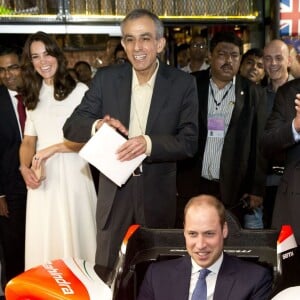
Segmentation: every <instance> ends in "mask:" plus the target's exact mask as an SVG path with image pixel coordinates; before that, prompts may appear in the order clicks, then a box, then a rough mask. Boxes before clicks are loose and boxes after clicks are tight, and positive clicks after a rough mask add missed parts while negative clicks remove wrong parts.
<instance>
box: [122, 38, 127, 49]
mask: <svg viewBox="0 0 300 300" xmlns="http://www.w3.org/2000/svg"><path fill="white" fill-rule="evenodd" d="M121 45H122V46H123V48H124V50H125V52H126V47H125V43H124V41H123V39H121Z"/></svg>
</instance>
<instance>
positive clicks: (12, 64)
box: [0, 47, 27, 281]
mask: <svg viewBox="0 0 300 300" xmlns="http://www.w3.org/2000/svg"><path fill="white" fill-rule="evenodd" d="M0 79H1V81H2V84H3V85H2V86H0V140H1V144H0V242H1V243H2V246H3V254H4V266H2V267H4V270H5V272H4V276H5V278H3V279H4V280H3V281H8V280H10V279H11V278H13V277H15V276H16V275H18V274H20V273H22V272H23V271H24V239H25V211H26V194H27V189H26V186H25V183H24V181H23V178H22V176H21V174H20V171H19V165H20V164H19V147H20V144H21V141H22V126H21V124H20V120H19V115H18V108H17V107H18V100H17V98H16V97H15V96H16V94H17V89H18V87H20V86H21V84H22V79H21V69H20V65H19V55H18V51H17V50H16V49H11V48H7V47H5V48H4V47H0Z"/></svg>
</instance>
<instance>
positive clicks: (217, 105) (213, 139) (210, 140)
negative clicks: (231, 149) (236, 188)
mask: <svg viewBox="0 0 300 300" xmlns="http://www.w3.org/2000/svg"><path fill="white" fill-rule="evenodd" d="M234 104H235V77H234V78H233V80H232V81H231V82H230V83H228V84H227V85H226V86H225V87H224V88H222V89H219V88H218V87H217V85H216V84H215V83H214V82H213V80H212V79H210V84H209V92H208V123H209V120H213V119H218V120H223V123H224V126H223V127H224V128H223V130H222V131H220V130H219V131H218V134H212V133H211V131H210V130H208V133H207V140H206V144H205V150H204V156H203V164H202V174H201V175H202V177H204V178H206V179H208V180H219V179H220V162H221V155H222V150H223V144H224V139H225V136H226V133H227V130H228V126H229V123H230V120H231V115H232V111H233V108H234Z"/></svg>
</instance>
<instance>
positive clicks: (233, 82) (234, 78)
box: [210, 74, 236, 88]
mask: <svg viewBox="0 0 300 300" xmlns="http://www.w3.org/2000/svg"><path fill="white" fill-rule="evenodd" d="M210 80H211V82H213V83H214V81H213V80H212V77H211V74H210ZM235 82H236V75H235V76H233V78H232V80H231V82H228V83H227V84H226V85H225V87H226V86H228V85H229V84H231V83H232V86H235ZM214 85H216V84H215V83H214ZM225 87H224V88H225Z"/></svg>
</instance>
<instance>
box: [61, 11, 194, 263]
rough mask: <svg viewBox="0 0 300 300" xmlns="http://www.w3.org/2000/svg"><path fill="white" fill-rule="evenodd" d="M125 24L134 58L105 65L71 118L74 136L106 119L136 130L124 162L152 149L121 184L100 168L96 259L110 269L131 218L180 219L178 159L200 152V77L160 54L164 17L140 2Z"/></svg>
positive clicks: (83, 137)
mask: <svg viewBox="0 0 300 300" xmlns="http://www.w3.org/2000/svg"><path fill="white" fill-rule="evenodd" d="M121 29H122V45H123V47H124V49H125V51H126V54H127V56H128V59H129V61H130V62H131V64H129V63H125V64H121V65H115V66H111V67H108V68H101V69H99V70H98V72H97V74H96V76H95V77H94V79H93V81H92V83H91V86H90V89H89V91H88V92H87V93H86V95H85V97H84V98H83V100H82V103H81V104H80V106H79V107H78V108H77V109H76V110H75V111H74V112H73V114H72V115H71V117H70V118H69V119H68V120H67V122H66V124H65V125H64V134H65V138H66V139H68V140H71V141H75V142H82V143H84V142H86V141H87V140H88V139H89V138H90V136H91V132H92V131H93V129H92V127H93V128H94V129H96V130H97V129H99V128H100V126H101V125H102V124H103V123H104V122H105V123H107V124H109V125H111V126H112V127H114V128H116V129H118V130H119V131H121V132H122V133H123V134H125V135H128V137H129V139H128V141H127V142H125V143H124V144H123V145H122V146H121V148H120V149H119V151H118V153H117V155H118V158H119V159H120V160H121V161H125V160H131V159H134V158H135V157H137V156H138V155H140V154H143V153H145V154H146V156H147V157H146V159H145V160H144V161H143V163H142V165H141V166H140V167H139V168H138V169H137V170H136V171H135V173H134V174H133V176H131V177H130V178H129V180H128V181H127V182H126V184H125V185H123V186H122V187H120V188H119V187H117V186H116V185H115V184H114V183H113V182H112V181H110V180H109V179H108V178H107V177H105V176H104V175H103V174H100V180H99V193H98V194H99V195H98V206H97V226H98V233H97V253H96V263H97V264H99V265H102V266H106V267H109V268H112V267H113V265H114V262H115V260H116V257H117V254H118V250H119V247H120V245H121V241H122V239H123V236H124V234H125V232H126V230H127V229H128V227H129V225H131V224H133V223H139V224H142V225H143V226H146V227H150V228H167V227H173V226H174V224H175V210H176V162H177V160H179V159H184V158H187V157H192V156H193V154H194V153H195V151H196V149H197V137H198V124H197V115H198V103H197V90H196V84H195V80H194V78H193V77H192V76H191V75H189V74H186V73H184V72H182V71H180V70H177V69H175V68H173V67H170V66H168V65H166V64H164V63H163V62H161V61H159V60H158V59H157V55H158V54H159V53H161V52H162V51H163V48H164V46H165V39H164V36H163V31H164V27H163V24H162V22H161V21H160V20H159V19H158V17H157V16H156V15H154V14H152V13H151V12H149V11H147V10H144V9H136V10H134V11H132V12H131V13H129V14H128V16H127V17H126V18H125V19H124V20H123V22H122V25H121ZM98 119H101V120H98ZM127 128H128V130H127Z"/></svg>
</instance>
